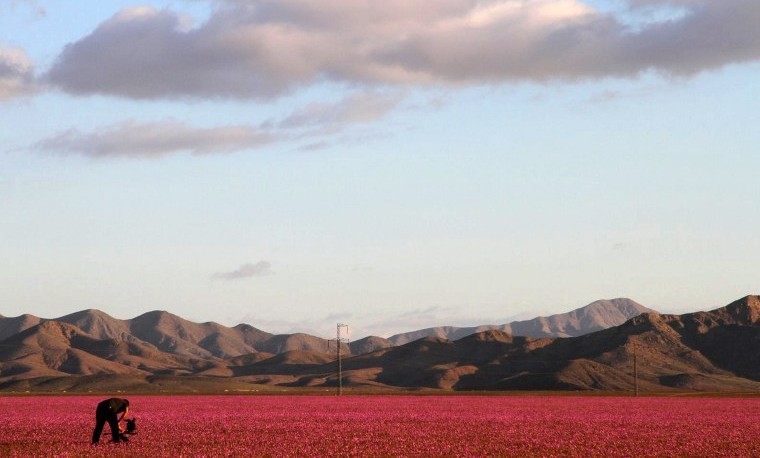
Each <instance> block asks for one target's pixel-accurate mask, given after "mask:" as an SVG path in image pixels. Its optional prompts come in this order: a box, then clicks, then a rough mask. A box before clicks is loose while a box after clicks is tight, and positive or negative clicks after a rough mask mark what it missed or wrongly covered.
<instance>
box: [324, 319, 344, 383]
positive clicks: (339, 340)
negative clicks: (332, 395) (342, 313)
mask: <svg viewBox="0 0 760 458" xmlns="http://www.w3.org/2000/svg"><path fill="white" fill-rule="evenodd" d="M335 328H336V332H335V347H336V351H337V353H338V396H340V395H342V394H343V359H342V357H341V354H340V344H341V343H346V344H347V343H348V337H341V328H345V329H346V330H345V333H346V336H348V325H347V324H343V323H338V324H337V326H336V327H335ZM331 341H332V339H331V340H329V341H328V344H327V345H328V347H329V345H330V342H331Z"/></svg>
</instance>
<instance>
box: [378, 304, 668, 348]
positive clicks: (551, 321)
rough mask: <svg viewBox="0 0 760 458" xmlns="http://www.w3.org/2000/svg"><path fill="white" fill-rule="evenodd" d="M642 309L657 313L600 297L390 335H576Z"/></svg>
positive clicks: (394, 339) (403, 338)
mask: <svg viewBox="0 0 760 458" xmlns="http://www.w3.org/2000/svg"><path fill="white" fill-rule="evenodd" d="M642 313H657V312H656V311H654V310H652V309H649V308H647V307H644V306H643V305H641V304H638V303H636V302H634V301H632V300H631V299H626V298H620V299H610V300H600V301H596V302H592V303H591V304H589V305H587V306H585V307H582V308H579V309H576V310H573V311H571V312H567V313H560V314H557V315H551V316H547V317H538V318H533V319H531V320H524V321H512V322H511V323H507V324H502V325H482V326H474V327H464V328H459V327H453V326H444V327H437V328H428V329H421V330H419V331H412V332H406V333H403V334H396V335H394V336H391V337H389V338H388V340H389V341H390V342H391V344H392V345H403V344H405V343H408V342H412V341H414V340H417V339H422V338H423V337H439V338H442V339H448V340H458V339H461V338H463V337H466V336H469V335H471V334H475V333H478V332H483V331H491V330H497V331H501V332H505V333H507V334H512V335H515V336H526V337H577V336H581V335H583V334H588V333H590V332H596V331H599V330H602V329H607V328H611V327H613V326H618V325H621V324H623V323H625V322H626V321H627V320H629V319H631V318H633V317H635V316H638V315H641V314H642Z"/></svg>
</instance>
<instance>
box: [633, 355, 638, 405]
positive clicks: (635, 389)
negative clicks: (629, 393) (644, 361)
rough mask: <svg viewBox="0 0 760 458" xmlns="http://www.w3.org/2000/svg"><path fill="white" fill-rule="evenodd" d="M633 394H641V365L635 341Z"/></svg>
mask: <svg viewBox="0 0 760 458" xmlns="http://www.w3.org/2000/svg"><path fill="white" fill-rule="evenodd" d="M633 395H634V396H637V397H638V395H639V366H638V361H637V358H636V342H633Z"/></svg>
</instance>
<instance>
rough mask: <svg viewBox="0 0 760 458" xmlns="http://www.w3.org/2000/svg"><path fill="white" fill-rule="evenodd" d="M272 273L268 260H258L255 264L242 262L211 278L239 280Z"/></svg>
mask: <svg viewBox="0 0 760 458" xmlns="http://www.w3.org/2000/svg"><path fill="white" fill-rule="evenodd" d="M271 274H272V264H270V263H269V262H268V261H259V262H257V263H256V264H243V265H242V266H240V267H239V268H237V269H236V270H233V271H231V272H219V273H216V274H214V275H213V277H212V278H216V279H221V280H239V279H242V278H250V277H263V276H266V275H271Z"/></svg>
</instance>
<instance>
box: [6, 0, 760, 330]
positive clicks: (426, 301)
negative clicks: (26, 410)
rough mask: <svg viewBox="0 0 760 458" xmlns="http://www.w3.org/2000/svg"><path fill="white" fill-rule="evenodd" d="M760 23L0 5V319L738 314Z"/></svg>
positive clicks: (544, 13) (748, 12)
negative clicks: (607, 304)
mask: <svg viewBox="0 0 760 458" xmlns="http://www.w3.org/2000/svg"><path fill="white" fill-rule="evenodd" d="M313 5H319V6H318V7H316V6H313ZM73 12H75V13H76V14H73ZM758 21H760V4H758V3H756V2H754V1H750V0H723V1H710V0H704V1H701V0H673V1H665V0H636V1H634V0H630V1H623V0H620V1H608V2H605V1H601V0H597V1H593V2H592V1H583V0H525V1H516V0H488V1H481V2H475V1H471V0H439V1H432V0H424V1H421V0H418V1H408V0H404V1H402V0H398V1H395V0H394V1H385V2H375V1H372V0H361V1H354V2H345V1H339V0H326V1H323V2H319V3H314V2H306V1H300V0H282V1H278V2H270V1H265V0H256V1H249V2H241V1H236V0H208V1H204V0H187V1H183V0H175V1H166V2H164V1H153V2H143V3H137V2H131V1H112V2H79V1H72V2H54V1H33V0H26V1H24V0H11V1H4V2H2V3H0V237H1V239H2V245H3V256H2V261H0V278H2V280H3V281H2V282H0V314H2V315H5V316H15V315H18V314H21V313H32V314H35V315H38V316H43V317H56V316H61V315H64V314H67V313H71V312H74V311H77V310H81V309H85V308H98V309H101V310H103V311H105V312H107V313H109V314H111V315H113V316H115V317H118V318H130V317H133V316H136V315H138V314H140V313H143V312H146V311H150V310H155V309H162V310H168V311H170V312H173V313H176V314H178V315H181V316H183V317H186V318H189V319H192V320H194V321H209V320H213V321H218V322H221V323H224V324H228V325H233V324H236V323H238V322H247V323H250V324H252V325H253V326H256V327H259V328H261V329H264V330H267V331H269V332H293V331H307V332H311V333H314V334H318V335H324V336H327V335H329V334H330V333H331V332H334V326H335V323H336V322H337V321H342V322H346V323H349V324H350V325H351V328H352V330H353V332H352V334H353V335H354V336H356V337H361V336H364V335H368V334H376V335H384V336H387V335H390V334H393V333H396V332H403V331H408V330H413V329H418V328H422V327H428V326H438V325H460V326H464V325H474V324H485V323H503V322H506V321H509V319H510V318H511V317H514V316H521V317H530V316H535V315H538V314H549V313H559V312H564V311H568V310H570V309H573V308H577V307H580V306H583V305H585V304H587V303H589V302H591V301H593V300H596V299H600V298H613V297H630V298H633V299H634V300H637V301H639V302H640V303H642V304H644V305H646V306H649V307H653V308H656V309H659V310H661V311H670V312H684V311H693V310H700V309H708V308H712V307H716V306H720V305H725V304H726V303H728V302H730V301H732V300H734V299H737V298H739V297H742V296H744V295H746V294H751V293H757V292H758V277H757V273H756V272H757V270H756V268H755V267H756V266H755V259H756V257H757V254H758V253H760V236H758V233H760V211H759V210H760V208H758V207H760V205H759V199H758V197H757V196H758V190H757V180H756V176H755V175H756V170H758V169H759V168H760V154H758V152H757V145H759V144H760V134H759V133H758V132H759V130H758V129H757V127H756V126H757V125H758V117H759V116H758V110H757V107H758V100H760V84H759V83H758V81H759V78H758V76H759V75H760V62H758V60H759V59H760V29H758V28H757V27H756V24H757V23H758Z"/></svg>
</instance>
